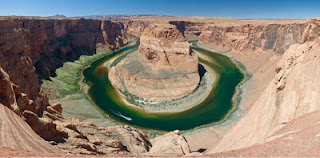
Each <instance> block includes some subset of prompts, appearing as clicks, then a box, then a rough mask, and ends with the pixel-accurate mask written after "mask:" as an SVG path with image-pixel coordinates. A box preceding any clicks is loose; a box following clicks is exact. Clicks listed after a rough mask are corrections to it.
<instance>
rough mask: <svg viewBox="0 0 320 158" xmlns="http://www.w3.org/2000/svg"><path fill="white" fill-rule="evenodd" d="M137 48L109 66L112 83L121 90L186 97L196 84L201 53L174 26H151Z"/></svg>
mask: <svg viewBox="0 0 320 158" xmlns="http://www.w3.org/2000/svg"><path fill="white" fill-rule="evenodd" d="M138 51H139V52H134V53H132V54H130V55H128V56H127V57H126V58H125V59H123V60H122V61H121V62H120V63H119V64H118V65H116V66H115V67H112V68H111V69H110V72H109V79H110V81H111V83H112V84H113V85H114V86H115V87H116V88H118V89H120V90H121V91H122V92H125V91H127V92H129V93H130V94H134V95H136V96H139V97H142V98H148V99H152V100H156V101H163V100H171V99H176V98H180V97H183V96H185V95H187V94H188V93H190V92H192V91H193V90H194V89H195V88H197V86H198V84H199V81H200V77H199V73H198V57H197V56H196V55H195V54H194V53H193V52H192V49H191V46H190V44H189V43H188V42H187V41H186V39H185V38H184V37H183V35H182V34H181V32H179V30H178V29H177V28H176V27H175V26H173V25H169V24H157V25H151V26H149V27H148V28H147V29H145V30H144V32H143V35H142V36H141V38H140V46H139V50H138Z"/></svg>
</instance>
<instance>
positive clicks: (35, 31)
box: [0, 18, 127, 99]
mask: <svg viewBox="0 0 320 158" xmlns="http://www.w3.org/2000/svg"><path fill="white" fill-rule="evenodd" d="M126 42H127V41H126V39H125V37H124V32H123V25H122V24H120V23H113V22H111V21H101V20H81V19H73V20H72V19H64V20H58V19H27V18H25V19H18V18H13V19H10V18H9V19H5V20H0V67H2V68H3V69H4V70H5V71H6V72H7V73H8V74H9V76H10V78H11V80H12V81H13V82H14V83H15V84H17V85H18V86H20V88H21V90H22V91H23V92H24V93H26V94H27V95H28V97H29V98H30V99H36V98H37V97H38V96H40V95H39V92H40V86H39V84H38V75H37V74H39V75H40V77H42V78H48V77H49V76H51V75H53V74H54V71H55V69H56V68H57V67H60V66H61V65H62V63H63V61H68V60H74V59H76V58H77V57H79V56H80V55H81V54H90V53H94V52H95V49H96V48H97V47H105V48H110V49H116V48H118V47H120V46H123V44H125V43H126ZM36 72H37V73H36Z"/></svg>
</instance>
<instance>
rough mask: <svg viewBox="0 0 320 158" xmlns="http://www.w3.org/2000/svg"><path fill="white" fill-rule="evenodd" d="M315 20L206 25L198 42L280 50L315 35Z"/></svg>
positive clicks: (251, 49) (245, 49) (239, 49)
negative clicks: (285, 22)
mask: <svg viewBox="0 0 320 158" xmlns="http://www.w3.org/2000/svg"><path fill="white" fill-rule="evenodd" d="M318 23H319V22H318V21H317V20H310V21H308V22H305V23H292V24H268V25H255V24H246V25H240V26H239V25H238V26H210V25H209V26H208V27H207V28H206V29H205V30H204V31H203V32H202V33H201V35H200V37H199V42H201V43H204V44H207V45H210V46H212V47H215V48H217V49H220V50H227V51H233V52H256V53H261V52H264V51H268V50H269V51H274V52H276V53H279V54H283V53H284V51H285V50H286V49H288V47H289V46H290V45H291V44H295V43H300V44H301V43H304V42H307V41H312V40H314V39H315V38H316V37H318V36H319V30H320V28H319V25H318Z"/></svg>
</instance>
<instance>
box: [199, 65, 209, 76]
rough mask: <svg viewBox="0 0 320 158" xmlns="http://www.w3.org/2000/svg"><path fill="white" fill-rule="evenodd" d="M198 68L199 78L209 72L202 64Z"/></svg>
mask: <svg viewBox="0 0 320 158" xmlns="http://www.w3.org/2000/svg"><path fill="white" fill-rule="evenodd" d="M198 68H199V76H200V78H202V77H203V76H204V74H205V73H206V72H207V70H206V69H205V68H204V67H203V66H202V65H201V64H199V65H198Z"/></svg>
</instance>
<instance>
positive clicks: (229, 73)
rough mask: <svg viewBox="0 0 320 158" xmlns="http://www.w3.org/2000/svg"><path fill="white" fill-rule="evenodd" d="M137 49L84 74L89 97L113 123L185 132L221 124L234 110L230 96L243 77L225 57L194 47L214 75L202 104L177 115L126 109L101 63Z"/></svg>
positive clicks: (114, 55) (98, 61)
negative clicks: (213, 80) (199, 127)
mask: <svg viewBox="0 0 320 158" xmlns="http://www.w3.org/2000/svg"><path fill="white" fill-rule="evenodd" d="M137 48H138V44H136V45H134V46H129V47H126V48H125V49H121V50H119V51H116V52H114V53H113V54H110V55H107V56H105V57H104V58H101V59H99V60H97V61H95V62H94V63H92V64H91V66H90V67H88V68H87V69H85V70H84V72H83V75H84V82H86V83H87V84H88V85H89V86H90V88H89V90H88V95H89V97H90V98H91V99H92V101H93V102H94V103H95V104H96V105H97V106H98V107H99V108H100V109H101V110H103V111H104V112H105V113H107V114H108V115H109V116H110V117H111V118H112V119H115V120H117V121H120V122H123V123H125V124H129V125H133V126H137V127H141V128H145V129H155V130H161V131H171V130H176V129H179V130H188V129H193V128H195V127H198V126H201V125H206V124H210V123H216V122H219V121H222V120H223V119H224V118H225V117H226V116H227V114H228V113H229V112H230V111H232V109H234V105H235V103H234V101H233V96H234V94H235V93H236V87H237V85H239V83H240V82H241V81H242V80H243V79H244V77H245V76H244V74H243V73H242V72H241V70H240V69H239V68H238V67H237V66H236V64H234V63H233V62H232V61H231V60H230V59H229V58H228V57H227V56H224V55H221V54H218V53H214V52H210V51H207V50H204V49H202V48H200V47H197V46H195V44H193V47H192V48H193V50H194V51H196V52H197V53H200V55H199V61H200V63H201V64H205V65H207V66H209V67H210V68H211V69H213V70H214V71H215V73H216V81H215V84H214V85H213V88H212V91H211V92H210V94H209V96H208V97H207V98H206V99H205V100H204V101H203V102H201V103H200V104H198V105H196V106H194V107H192V108H191V109H188V110H186V111H182V112H176V113H156V112H146V111H144V110H143V109H140V108H136V107H133V106H128V105H126V104H125V103H124V102H123V101H122V100H121V99H120V96H119V94H118V93H117V90H116V89H115V88H114V87H113V86H112V85H111V83H110V82H109V80H108V68H107V67H106V66H104V63H105V62H106V61H108V60H111V59H112V58H115V57H118V56H120V54H123V53H129V52H130V51H131V52H133V51H136V50H137ZM120 57H121V56H120ZM122 58H123V56H122ZM115 61H119V59H116V60H115Z"/></svg>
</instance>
